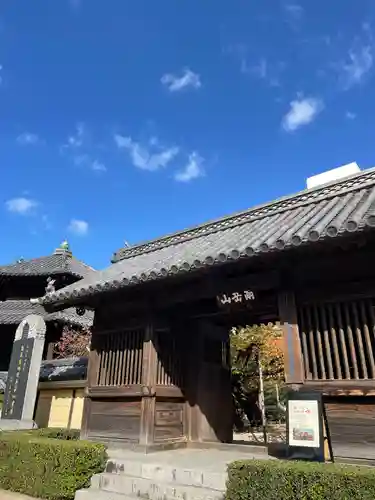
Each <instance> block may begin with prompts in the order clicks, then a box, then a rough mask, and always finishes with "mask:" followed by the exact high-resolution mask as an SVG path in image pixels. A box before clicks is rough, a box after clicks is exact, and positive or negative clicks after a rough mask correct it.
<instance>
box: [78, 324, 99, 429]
mask: <svg viewBox="0 0 375 500" xmlns="http://www.w3.org/2000/svg"><path fill="white" fill-rule="evenodd" d="M100 341H101V338H100V335H99V334H98V333H97V332H96V329H95V328H93V331H92V336H91V344H90V353H89V359H88V364H87V382H86V389H85V399H84V402H83V415H82V427H81V435H80V437H81V439H87V437H88V431H89V429H88V427H89V417H90V411H91V398H90V397H89V396H88V389H89V388H90V387H94V386H96V385H97V380H98V375H99V352H98V349H99V343H100Z"/></svg>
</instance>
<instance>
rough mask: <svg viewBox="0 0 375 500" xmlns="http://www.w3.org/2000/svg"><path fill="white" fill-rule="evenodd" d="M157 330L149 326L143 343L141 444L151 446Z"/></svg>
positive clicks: (152, 441)
mask: <svg viewBox="0 0 375 500" xmlns="http://www.w3.org/2000/svg"><path fill="white" fill-rule="evenodd" d="M155 340H156V339H155V330H154V326H153V325H152V324H149V325H148V326H147V328H146V330H145V338H144V343H143V365H142V366H143V370H142V404H141V428H140V434H139V444H140V445H143V446H149V445H152V444H153V443H154V429H155V403H156V388H155V386H156V370H157V352H156V348H155Z"/></svg>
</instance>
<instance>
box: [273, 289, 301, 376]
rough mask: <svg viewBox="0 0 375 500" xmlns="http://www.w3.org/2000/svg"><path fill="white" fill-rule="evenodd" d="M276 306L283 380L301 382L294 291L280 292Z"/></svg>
mask: <svg viewBox="0 0 375 500" xmlns="http://www.w3.org/2000/svg"><path fill="white" fill-rule="evenodd" d="M278 307H279V317H280V323H281V326H282V328H283V334H284V342H283V347H284V361H285V381H286V383H287V384H302V383H303V382H304V378H305V377H304V367H303V361H302V347H301V341H300V336H299V329H298V321H297V311H296V304H295V299H294V293H293V292H290V291H284V292H280V293H279V295H278Z"/></svg>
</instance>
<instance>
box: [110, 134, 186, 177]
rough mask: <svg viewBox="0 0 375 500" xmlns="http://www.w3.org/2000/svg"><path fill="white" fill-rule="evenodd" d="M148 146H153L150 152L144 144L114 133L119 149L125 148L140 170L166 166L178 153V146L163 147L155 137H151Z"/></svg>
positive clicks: (151, 169) (157, 168)
mask: <svg viewBox="0 0 375 500" xmlns="http://www.w3.org/2000/svg"><path fill="white" fill-rule="evenodd" d="M152 139H153V140H152V141H151V142H152V143H153V144H154V146H152V144H150V148H152V147H153V148H154V151H153V152H151V150H149V149H148V148H147V147H146V146H143V145H141V144H140V143H139V142H136V141H133V140H132V138H131V137H124V136H122V135H118V134H117V135H115V137H114V140H115V142H116V144H117V147H118V148H119V149H126V150H127V151H128V153H129V155H130V159H131V161H132V163H133V165H134V166H135V167H137V168H140V169H142V170H148V171H150V172H153V171H156V170H159V169H160V168H164V167H166V166H167V165H168V164H169V163H170V162H171V161H172V160H173V159H174V158H175V157H176V156H177V154H178V152H179V148H178V147H176V146H173V147H170V148H163V147H162V146H160V144H159V141H158V139H157V138H155V137H154V138H152Z"/></svg>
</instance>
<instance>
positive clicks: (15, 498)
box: [0, 490, 37, 500]
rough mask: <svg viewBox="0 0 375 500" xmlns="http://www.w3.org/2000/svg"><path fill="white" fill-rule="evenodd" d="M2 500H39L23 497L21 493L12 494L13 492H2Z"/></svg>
mask: <svg viewBox="0 0 375 500" xmlns="http://www.w3.org/2000/svg"><path fill="white" fill-rule="evenodd" d="M0 500H37V499H35V498H33V499H31V497H27V496H26V495H21V493H12V492H11V491H4V490H0Z"/></svg>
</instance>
